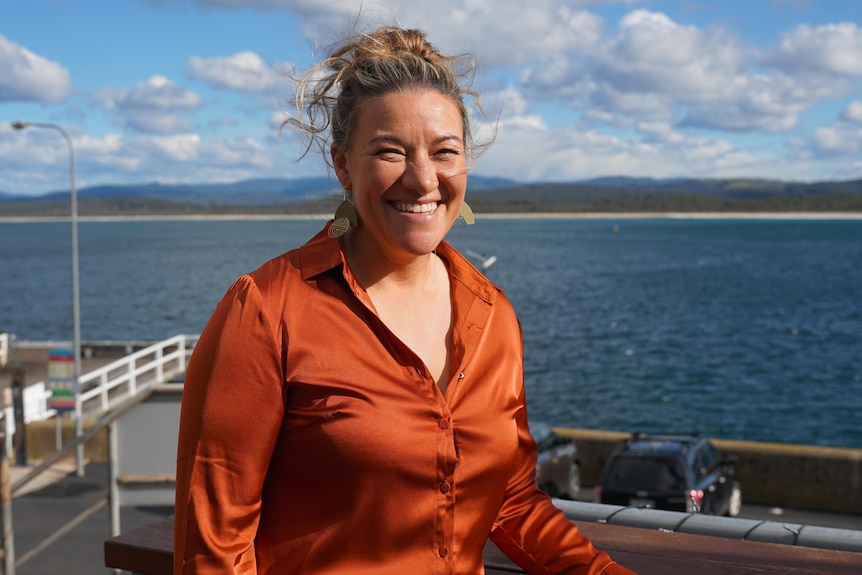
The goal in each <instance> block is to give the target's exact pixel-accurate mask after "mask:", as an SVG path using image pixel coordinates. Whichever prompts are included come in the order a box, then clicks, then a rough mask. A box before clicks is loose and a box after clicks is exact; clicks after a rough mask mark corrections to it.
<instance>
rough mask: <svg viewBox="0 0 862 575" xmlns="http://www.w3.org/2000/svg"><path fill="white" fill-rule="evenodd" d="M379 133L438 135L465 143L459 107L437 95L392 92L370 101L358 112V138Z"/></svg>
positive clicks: (418, 92) (420, 91) (427, 91)
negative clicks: (453, 137) (452, 137)
mask: <svg viewBox="0 0 862 575" xmlns="http://www.w3.org/2000/svg"><path fill="white" fill-rule="evenodd" d="M379 133H393V134H396V135H397V134H404V135H409V134H420V133H436V134H438V135H447V136H455V137H457V138H459V139H463V137H464V121H463V119H462V117H461V111H460V108H459V107H458V105H457V103H456V102H455V101H454V100H453V99H452V98H451V97H449V96H446V95H444V94H441V93H439V92H437V91H434V90H405V91H399V92H389V93H387V94H384V95H382V96H375V97H373V98H369V99H368V100H366V101H365V102H363V103H362V104H361V106H360V107H359V109H358V110H357V116H356V133H355V135H356V136H359V137H374V135H376V134H379ZM360 134H361V136H360Z"/></svg>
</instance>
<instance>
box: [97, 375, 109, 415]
mask: <svg viewBox="0 0 862 575" xmlns="http://www.w3.org/2000/svg"><path fill="white" fill-rule="evenodd" d="M99 389H101V390H102V411H107V409H108V372H106V371H105V372H102V376H101V377H100V378H99Z"/></svg>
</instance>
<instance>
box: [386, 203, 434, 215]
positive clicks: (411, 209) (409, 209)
mask: <svg viewBox="0 0 862 575" xmlns="http://www.w3.org/2000/svg"><path fill="white" fill-rule="evenodd" d="M437 206H438V204H437V202H430V203H425V204H408V203H406V202H392V207H393V208H395V209H396V210H398V211H399V212H404V213H407V214H430V213H431V212H434V211H436V210H437Z"/></svg>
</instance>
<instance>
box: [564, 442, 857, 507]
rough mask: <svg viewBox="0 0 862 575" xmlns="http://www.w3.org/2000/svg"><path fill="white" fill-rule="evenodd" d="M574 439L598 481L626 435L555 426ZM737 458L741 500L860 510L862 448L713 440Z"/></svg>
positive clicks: (591, 479) (587, 479) (588, 473)
mask: <svg viewBox="0 0 862 575" xmlns="http://www.w3.org/2000/svg"><path fill="white" fill-rule="evenodd" d="M556 431H557V433H559V434H560V435H562V436H565V437H571V438H573V439H574V440H575V442H576V444H577V447H578V451H579V453H580V457H581V481H582V483H583V484H584V485H595V483H596V482H597V481H598V479H599V475H600V474H601V471H602V468H603V467H604V465H605V462H607V459H608V457H609V456H610V453H611V451H612V450H613V448H614V447H615V446H616V445H617V443H619V442H620V441H621V440H623V439H625V438H626V437H628V436H629V434H627V433H619V432H611V431H593V430H588V429H568V428H556ZM713 444H715V446H716V447H717V448H718V449H719V450H720V451H721V452H722V453H723V454H725V455H733V456H736V458H737V465H736V468H737V474H738V476H739V479H740V483H741V484H742V499H743V501H746V502H748V503H757V504H760V505H771V506H777V507H795V508H799V509H815V510H818V511H835V512H840V513H862V449H847V448H839V447H817V446H809V445H790V444H782V443H760V442H753V441H731V440H723V439H714V440H713Z"/></svg>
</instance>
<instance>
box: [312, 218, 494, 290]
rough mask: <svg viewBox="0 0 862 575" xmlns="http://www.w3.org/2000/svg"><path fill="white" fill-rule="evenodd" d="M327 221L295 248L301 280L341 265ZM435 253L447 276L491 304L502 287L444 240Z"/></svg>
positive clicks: (337, 246)
mask: <svg viewBox="0 0 862 575" xmlns="http://www.w3.org/2000/svg"><path fill="white" fill-rule="evenodd" d="M330 223H331V222H327V225H326V226H324V228H323V229H322V230H320V231H319V232H318V233H317V234H316V235H315V236H314V237H313V238H311V239H310V240H309V241H308V242H307V243H306V244H305V245H303V246H302V247H300V248H299V266H300V272H301V273H302V279H304V280H308V279H311V278H313V277H315V276H318V275H320V274H322V273H324V272H327V271H329V270H332V269H334V268H337V267H339V266H342V265H345V261H346V260H345V258H344V254H343V252H342V250H341V241H340V240H338V239H336V238H330V237H329V235H328V234H327V233H326V230H327V228H328V227H329V224H330ZM436 252H437V255H438V256H440V257H441V258H442V259H443V261H444V262H446V266H447V268H448V269H449V275H450V276H451V277H452V278H453V279H454V280H456V281H458V282H459V283H461V284H462V285H463V286H464V287H466V288H467V289H469V290H470V291H471V292H473V293H474V294H475V295H476V296H477V297H479V298H481V299H483V300H485V301H486V302H487V303H489V304H492V303H494V301H495V300H496V299H497V294H498V293H499V292H500V291H502V290H501V289H500V288H499V287H497V286H496V285H495V284H494V283H492V282H491V281H490V280H489V279H488V278H487V277H486V276H485V274H483V273H482V272H480V271H479V270H478V269H476V267H475V266H473V264H471V263H470V262H469V261H468V260H467V258H465V257H464V256H462V255H461V254H460V253H459V252H458V251H457V250H456V249H455V248H453V247H452V246H451V245H450V244H449V243H448V242H446V241H443V242H440V245H438V246H437V250H436Z"/></svg>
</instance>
